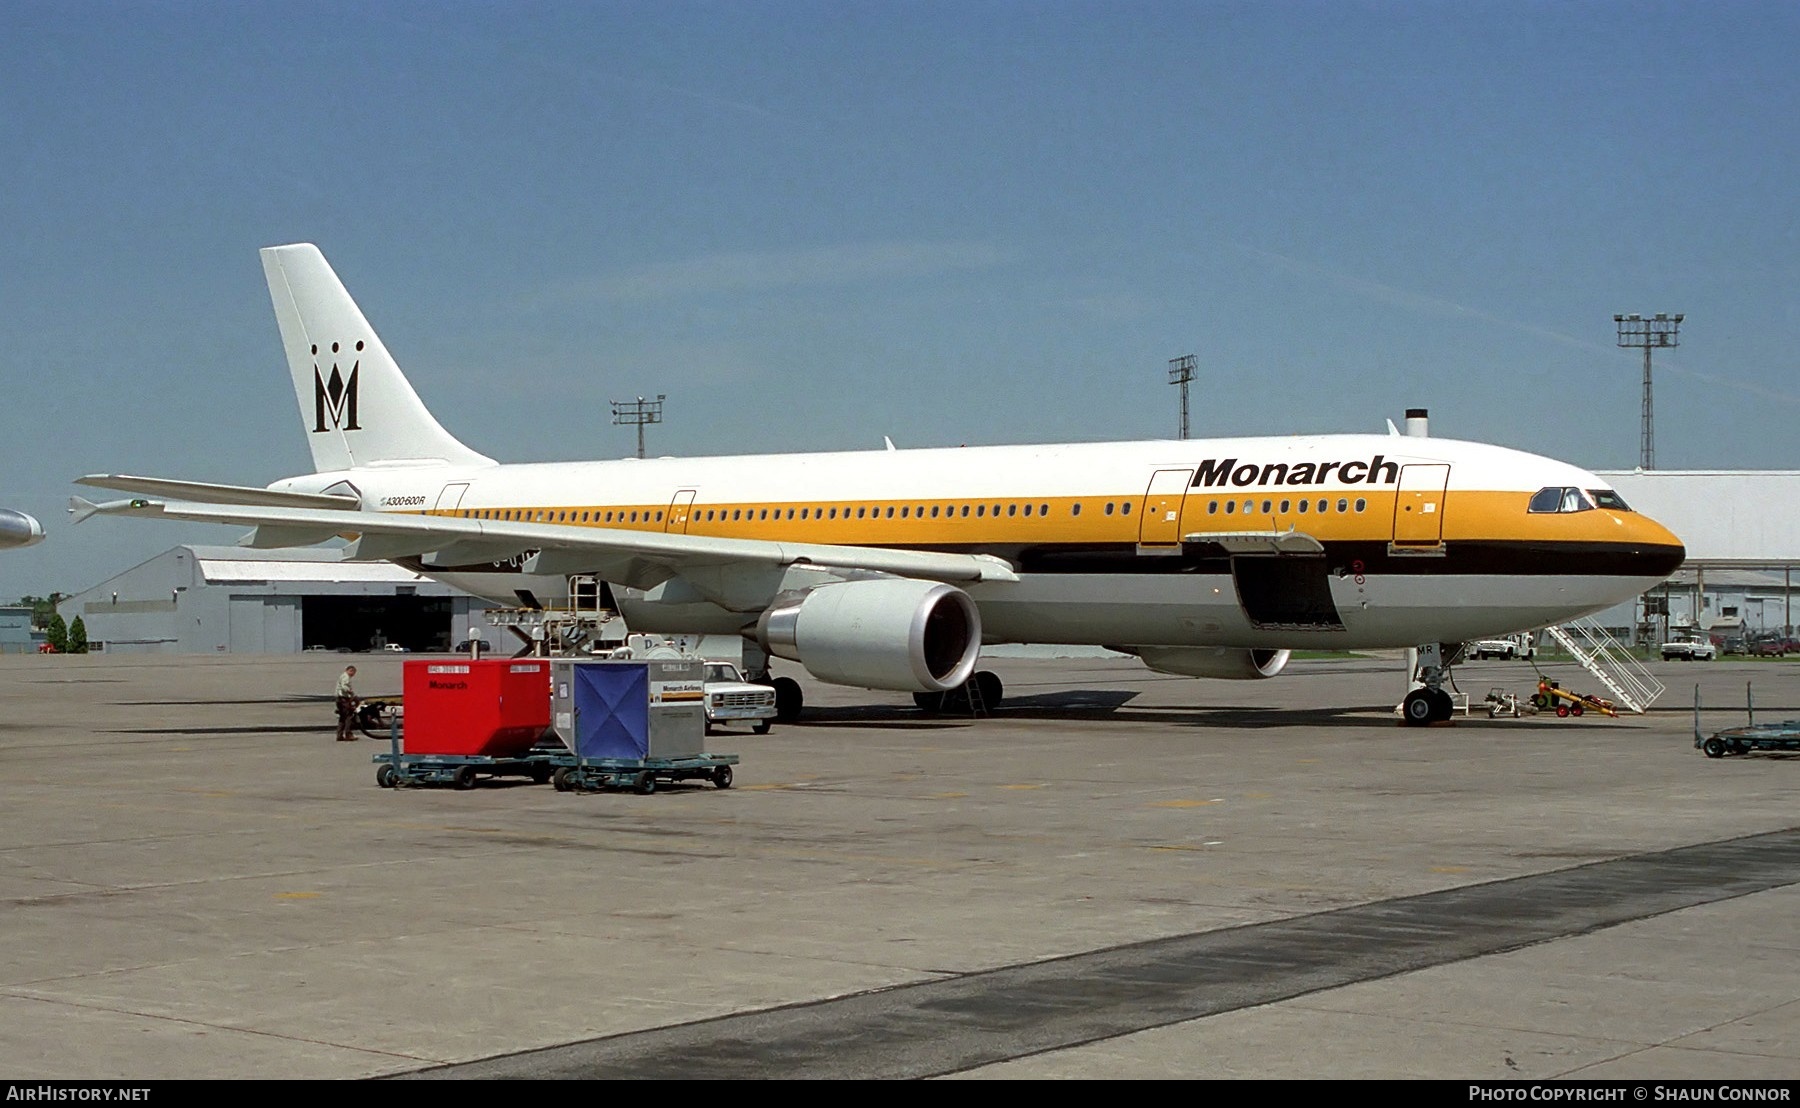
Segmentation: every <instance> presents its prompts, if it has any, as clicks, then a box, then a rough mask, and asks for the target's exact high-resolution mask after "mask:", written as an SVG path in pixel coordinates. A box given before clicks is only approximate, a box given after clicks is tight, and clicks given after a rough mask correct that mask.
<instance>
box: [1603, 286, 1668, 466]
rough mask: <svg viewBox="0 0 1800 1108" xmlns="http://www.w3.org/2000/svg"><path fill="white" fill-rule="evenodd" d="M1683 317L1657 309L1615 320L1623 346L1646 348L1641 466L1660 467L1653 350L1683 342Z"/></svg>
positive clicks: (1640, 450)
mask: <svg viewBox="0 0 1800 1108" xmlns="http://www.w3.org/2000/svg"><path fill="white" fill-rule="evenodd" d="M1682 319H1683V316H1682V314H1681V313H1680V312H1677V313H1675V314H1673V315H1671V314H1669V313H1668V312H1657V313H1656V314H1655V315H1640V314H1639V313H1637V312H1632V313H1631V314H1630V315H1615V316H1613V323H1614V324H1615V325H1617V327H1618V329H1619V345H1620V346H1621V347H1642V348H1643V350H1644V429H1643V433H1642V435H1641V436H1640V438H1639V442H1638V446H1639V451H1638V454H1639V457H1638V468H1639V469H1644V470H1651V469H1655V468H1656V420H1655V415H1654V411H1655V405H1654V404H1653V403H1652V401H1651V392H1650V352H1651V351H1652V350H1654V349H1656V348H1657V347H1659V346H1664V347H1673V346H1679V345H1681V341H1680V333H1681V321H1682Z"/></svg>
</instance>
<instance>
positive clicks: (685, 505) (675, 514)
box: [663, 489, 695, 535]
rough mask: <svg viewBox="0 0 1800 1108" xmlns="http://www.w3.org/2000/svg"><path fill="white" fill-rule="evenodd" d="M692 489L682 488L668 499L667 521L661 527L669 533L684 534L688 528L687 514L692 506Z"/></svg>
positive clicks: (690, 512)
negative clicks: (673, 496) (672, 497)
mask: <svg viewBox="0 0 1800 1108" xmlns="http://www.w3.org/2000/svg"><path fill="white" fill-rule="evenodd" d="M694 492H695V490H694V489H682V490H681V491H680V492H678V493H676V494H675V499H673V500H671V501H669V522H668V524H667V525H666V526H664V527H663V530H665V531H667V532H668V533H669V534H671V535H685V534H687V528H688V516H689V515H691V514H692V508H693V506H694Z"/></svg>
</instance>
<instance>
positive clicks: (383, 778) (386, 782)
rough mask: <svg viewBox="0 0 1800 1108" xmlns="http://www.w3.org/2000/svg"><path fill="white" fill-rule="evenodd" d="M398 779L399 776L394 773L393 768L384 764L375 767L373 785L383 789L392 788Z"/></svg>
mask: <svg viewBox="0 0 1800 1108" xmlns="http://www.w3.org/2000/svg"><path fill="white" fill-rule="evenodd" d="M399 777H400V774H399V773H398V772H396V771H395V769H394V767H393V766H390V765H387V764H385V763H384V764H382V765H379V766H377V767H375V783H376V784H377V785H380V786H381V787H382V788H384V789H391V788H393V787H394V783H395V781H397V780H398V779H399Z"/></svg>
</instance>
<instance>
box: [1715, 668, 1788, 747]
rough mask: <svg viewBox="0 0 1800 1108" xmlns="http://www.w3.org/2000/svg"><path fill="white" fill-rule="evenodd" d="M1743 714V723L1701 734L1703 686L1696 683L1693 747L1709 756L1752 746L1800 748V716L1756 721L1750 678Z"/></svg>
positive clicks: (1746, 687) (1746, 686)
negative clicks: (1799, 717)
mask: <svg viewBox="0 0 1800 1108" xmlns="http://www.w3.org/2000/svg"><path fill="white" fill-rule="evenodd" d="M1744 714H1745V717H1746V723H1745V724H1744V726H1742V727H1727V728H1725V729H1724V730H1723V731H1715V732H1713V733H1712V734H1711V735H1707V736H1704V737H1703V736H1702V734H1701V731H1700V686H1699V685H1695V686H1694V749H1695V750H1698V751H1701V752H1702V753H1704V754H1705V755H1706V756H1707V757H1708V758H1723V757H1724V756H1725V755H1727V754H1748V753H1750V752H1751V751H1753V750H1763V751H1800V719H1788V720H1782V721H1781V722H1780V723H1762V724H1759V723H1757V722H1756V700H1755V698H1754V697H1753V696H1752V695H1751V692H1750V682H1748V681H1746V682H1744Z"/></svg>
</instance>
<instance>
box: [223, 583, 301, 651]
mask: <svg viewBox="0 0 1800 1108" xmlns="http://www.w3.org/2000/svg"><path fill="white" fill-rule="evenodd" d="M227 614H228V616H229V618H230V621H231V626H230V631H229V638H228V640H227V643H228V645H227V649H229V650H230V651H231V653H233V654H292V653H293V652H294V651H296V650H299V649H300V605H299V603H298V602H297V601H296V599H295V598H294V597H291V596H234V597H232V598H231V599H230V602H229V605H228V607H227Z"/></svg>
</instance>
